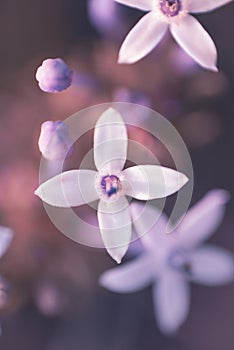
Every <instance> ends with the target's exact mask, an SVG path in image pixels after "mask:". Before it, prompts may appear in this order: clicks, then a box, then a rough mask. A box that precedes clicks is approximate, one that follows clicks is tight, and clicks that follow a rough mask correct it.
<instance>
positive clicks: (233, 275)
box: [187, 244, 234, 286]
mask: <svg viewBox="0 0 234 350" xmlns="http://www.w3.org/2000/svg"><path fill="white" fill-rule="evenodd" d="M187 263H188V264H189V266H190V269H191V272H190V276H191V280H192V281H194V282H197V283H202V284H205V285H210V286H214V285H222V284H226V283H230V282H234V256H233V254H232V253H230V252H229V251H227V250H226V249H223V248H219V247H215V246H213V245H208V244H206V245H205V246H204V247H201V248H198V249H196V250H195V251H194V252H192V253H191V254H189V256H188V257H187Z"/></svg>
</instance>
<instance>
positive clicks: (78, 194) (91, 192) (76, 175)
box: [35, 170, 98, 208]
mask: <svg viewBox="0 0 234 350" xmlns="http://www.w3.org/2000/svg"><path fill="white" fill-rule="evenodd" d="M96 177H97V172H96V171H93V170H70V171H66V172H64V173H61V174H59V175H57V176H55V177H53V178H52V179H49V180H48V181H46V182H44V183H42V184H41V185H40V186H39V187H38V189H37V190H36V191H35V194H36V195H37V196H38V197H40V198H41V199H42V200H43V201H44V202H46V203H47V204H50V205H53V206H55V207H63V208H68V207H75V206H78V205H82V204H86V203H90V202H93V201H95V200H96V199H98V194H97V192H96V190H95V181H96Z"/></svg>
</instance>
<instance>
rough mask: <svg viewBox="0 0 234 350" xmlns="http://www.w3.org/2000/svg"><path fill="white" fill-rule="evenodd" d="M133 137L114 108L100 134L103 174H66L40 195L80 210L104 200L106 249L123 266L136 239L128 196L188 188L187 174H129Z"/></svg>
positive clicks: (152, 168) (151, 168)
mask: <svg viewBox="0 0 234 350" xmlns="http://www.w3.org/2000/svg"><path fill="white" fill-rule="evenodd" d="M127 147H128V134H127V128H126V125H125V123H124V121H123V119H122V116H121V114H120V113H119V112H118V111H117V110H116V109H114V108H108V109H107V110H106V111H105V112H104V113H103V114H102V115H101V116H100V117H99V119H98V121H97V123H96V125H95V130H94V147H93V148H94V162H95V165H96V168H97V170H98V171H94V170H87V169H79V170H71V171H67V172H63V173H61V174H59V175H57V176H55V177H53V178H52V179H50V180H48V181H46V182H44V183H42V184H41V185H40V186H39V187H38V189H37V190H36V191H35V194H36V195H38V196H39V197H40V198H41V199H42V200H43V201H44V202H46V203H48V204H50V205H52V206H57V207H63V208H67V207H75V206H79V205H83V204H88V203H91V202H93V201H95V200H97V199H99V204H98V212H97V216H98V222H99V228H100V231H101V236H102V240H103V243H104V245H105V248H106V249H107V251H108V253H109V254H110V256H111V257H112V258H113V259H114V260H116V261H117V262H118V263H120V262H121V260H122V258H123V256H124V255H125V253H126V251H127V249H128V246H129V243H130V240H131V234H132V227H131V218H130V212H129V203H128V201H127V199H126V197H125V196H126V195H127V196H131V197H133V198H137V199H139V200H151V199H155V198H164V197H167V196H169V195H171V194H173V193H175V192H177V191H178V190H179V189H180V188H181V187H183V186H184V185H185V184H186V183H187V181H188V178H187V176H186V175H184V174H183V173H180V172H177V171H176V170H174V169H169V168H165V167H162V166H160V165H139V166H133V167H130V168H127V169H124V170H123V168H124V165H125V162H126V158H127Z"/></svg>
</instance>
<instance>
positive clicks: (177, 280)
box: [153, 271, 190, 335]
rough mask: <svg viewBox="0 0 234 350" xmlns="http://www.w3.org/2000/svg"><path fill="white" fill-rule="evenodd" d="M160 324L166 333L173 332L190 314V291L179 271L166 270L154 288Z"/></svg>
mask: <svg viewBox="0 0 234 350" xmlns="http://www.w3.org/2000/svg"><path fill="white" fill-rule="evenodd" d="M153 300H154V307H155V314H156V318H157V321H158V326H159V328H160V330H161V331H162V332H163V333H164V334H167V335H169V334H173V333H175V332H176V331H177V330H178V328H179V327H180V326H181V325H182V323H183V322H184V321H185V319H186V318H187V316H188V312H189V304H190V291H189V285H188V283H187V281H186V280H185V279H184V278H183V277H182V275H180V274H179V273H176V272H173V271H165V272H164V273H163V274H162V275H161V278H160V279H159V281H158V282H157V283H155V285H154V288H153Z"/></svg>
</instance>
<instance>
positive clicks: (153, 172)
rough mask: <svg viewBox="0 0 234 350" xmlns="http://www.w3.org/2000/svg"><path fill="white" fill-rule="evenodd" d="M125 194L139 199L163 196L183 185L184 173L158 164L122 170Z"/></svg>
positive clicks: (185, 177)
mask: <svg viewBox="0 0 234 350" xmlns="http://www.w3.org/2000/svg"><path fill="white" fill-rule="evenodd" d="M123 174H124V181H125V190H126V194H127V195H129V196H131V197H134V198H136V199H140V200H150V199H155V198H164V197H167V196H169V195H171V194H173V193H175V192H177V191H178V190H179V189H180V188H181V187H183V186H184V185H185V184H186V182H187V181H188V178H187V176H186V175H184V174H182V173H180V172H178V171H176V170H173V169H170V168H165V167H162V166H159V165H139V166H133V167H131V168H127V169H125V170H124V171H123Z"/></svg>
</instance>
